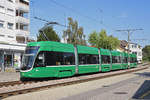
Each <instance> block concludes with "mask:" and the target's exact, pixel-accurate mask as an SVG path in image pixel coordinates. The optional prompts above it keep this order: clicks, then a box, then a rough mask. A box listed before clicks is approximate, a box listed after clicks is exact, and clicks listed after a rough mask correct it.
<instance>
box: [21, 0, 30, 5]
mask: <svg viewBox="0 0 150 100" xmlns="http://www.w3.org/2000/svg"><path fill="white" fill-rule="evenodd" d="M19 1H20V2H21V3H23V4H26V5H29V0H19Z"/></svg>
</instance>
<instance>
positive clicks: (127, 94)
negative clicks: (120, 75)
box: [60, 72, 150, 100]
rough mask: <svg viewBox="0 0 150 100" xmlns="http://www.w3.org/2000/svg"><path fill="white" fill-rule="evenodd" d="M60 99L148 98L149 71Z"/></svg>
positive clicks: (129, 99) (149, 99) (131, 99)
mask: <svg viewBox="0 0 150 100" xmlns="http://www.w3.org/2000/svg"><path fill="white" fill-rule="evenodd" d="M135 74H136V75H137V76H136V77H133V78H129V79H127V80H123V81H120V82H118V83H115V84H111V85H107V86H103V87H102V88H97V89H94V90H91V91H87V92H84V93H81V94H77V95H73V96H70V97H66V98H62V99H60V100H141V99H142V100H144V99H146V100H150V72H143V73H135Z"/></svg>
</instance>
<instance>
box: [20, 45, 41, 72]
mask: <svg viewBox="0 0 150 100" xmlns="http://www.w3.org/2000/svg"><path fill="white" fill-rule="evenodd" d="M38 49H39V47H37V46H28V47H27V48H26V50H25V54H24V55H23V60H22V67H21V70H29V69H31V68H32V65H33V62H34V60H35V56H36V54H37V52H38Z"/></svg>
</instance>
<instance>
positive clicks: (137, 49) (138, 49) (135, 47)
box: [130, 43, 142, 63]
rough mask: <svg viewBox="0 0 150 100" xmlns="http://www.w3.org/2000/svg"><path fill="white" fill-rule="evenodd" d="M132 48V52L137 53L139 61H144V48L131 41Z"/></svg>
mask: <svg viewBox="0 0 150 100" xmlns="http://www.w3.org/2000/svg"><path fill="white" fill-rule="evenodd" d="M130 50H131V52H132V53H134V54H136V55H137V60H138V63H141V61H142V48H141V47H140V46H139V45H137V44H134V43H131V44H130Z"/></svg>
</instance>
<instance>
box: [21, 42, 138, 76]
mask: <svg viewBox="0 0 150 100" xmlns="http://www.w3.org/2000/svg"><path fill="white" fill-rule="evenodd" d="M75 51H76V52H75ZM136 66H137V61H136V55H135V54H129V55H128V54H127V53H125V52H118V51H110V50H107V49H98V48H94V47H87V46H81V45H77V46H76V48H75V47H74V46H73V45H72V44H64V43H59V42H53V41H41V42H30V43H28V44H27V47H26V50H25V54H24V55H23V60H22V67H21V70H20V78H21V79H24V78H47V77H69V76H73V75H75V74H85V73H94V72H107V71H111V70H120V69H127V68H133V67H136Z"/></svg>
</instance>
